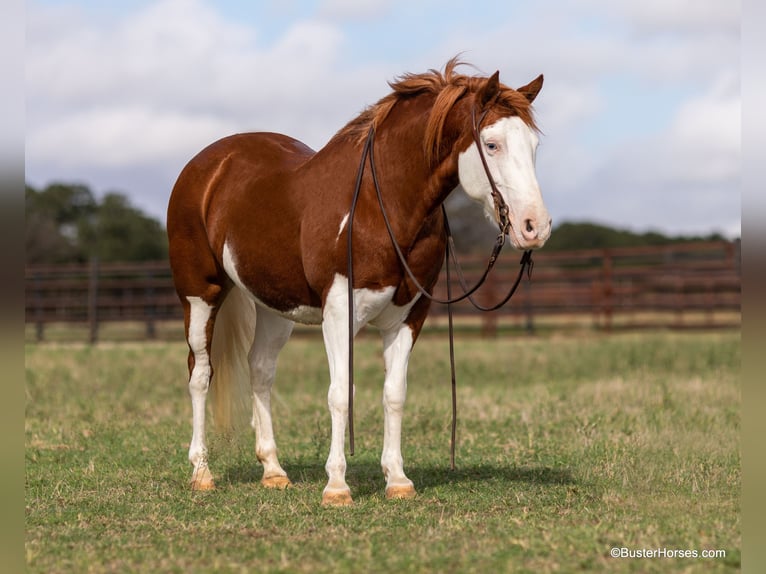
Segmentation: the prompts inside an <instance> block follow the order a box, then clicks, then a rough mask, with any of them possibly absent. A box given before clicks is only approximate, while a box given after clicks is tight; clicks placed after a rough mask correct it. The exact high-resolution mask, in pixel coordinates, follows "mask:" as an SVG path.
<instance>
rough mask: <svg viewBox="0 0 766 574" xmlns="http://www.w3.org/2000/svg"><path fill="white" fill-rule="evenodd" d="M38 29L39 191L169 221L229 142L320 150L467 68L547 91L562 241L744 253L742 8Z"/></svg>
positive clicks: (394, 7)
mask: <svg viewBox="0 0 766 574" xmlns="http://www.w3.org/2000/svg"><path fill="white" fill-rule="evenodd" d="M26 20H27V28H26V82H25V88H26V89H25V93H26V102H25V104H26V138H25V140H26V141H25V171H26V174H25V176H26V180H27V182H28V183H29V184H30V185H33V186H35V187H44V186H45V185H48V184H49V183H51V182H57V181H62V182H70V183H84V184H86V185H88V186H89V187H90V188H91V189H92V190H93V191H94V192H95V193H96V194H97V195H101V194H103V193H106V192H109V191H118V192H120V193H124V194H125V195H127V196H128V197H129V198H130V199H131V201H132V202H133V204H134V205H136V206H137V207H139V208H141V209H142V210H144V211H145V212H146V213H148V214H150V215H152V216H154V217H157V218H158V219H160V220H161V221H163V222H164V220H165V210H166V206H167V201H168V198H169V195H170V191H171V189H172V187H173V184H174V182H175V179H176V177H177V176H178V173H179V172H180V171H181V169H182V168H183V166H184V165H185V164H186V162H187V161H189V160H190V159H191V158H192V157H193V156H194V155H195V154H196V153H197V152H198V151H199V150H201V149H202V148H203V147H205V146H206V145H208V144H209V143H212V142H213V141H215V140H216V139H219V138H221V137H224V136H226V135H229V134H232V133H237V132H246V131H276V132H282V133H285V134H288V135H290V136H293V137H295V138H298V139H300V140H302V141H304V142H305V143H307V144H308V145H309V146H311V147H313V148H315V149H318V148H321V147H322V146H323V145H324V144H325V143H326V142H327V141H328V140H329V138H330V137H331V136H332V135H333V134H334V133H335V132H336V131H337V130H338V129H340V128H341V127H342V126H343V125H344V124H345V123H346V122H348V121H349V120H351V119H352V118H353V117H355V116H356V115H357V114H358V113H359V112H360V111H361V110H362V109H363V108H364V107H365V106H367V105H370V104H372V103H374V102H375V101H377V100H378V99H379V98H381V97H382V96H384V95H386V94H387V93H388V92H389V91H390V89H389V87H388V84H387V81H389V80H393V79H394V78H395V77H396V76H398V75H401V74H403V73H405V72H423V71H426V70H428V69H430V68H442V67H443V66H444V64H445V63H446V61H447V60H448V59H449V58H451V57H453V56H455V55H457V54H461V56H462V59H463V60H465V61H467V62H470V63H471V64H473V65H474V66H475V69H474V68H465V70H464V71H465V72H466V73H477V74H481V75H489V74H491V73H493V72H494V71H495V70H499V71H500V79H501V81H502V82H503V83H505V84H507V85H510V86H512V87H518V86H521V85H524V84H526V83H528V82H529V81H530V80H532V79H533V78H534V77H535V76H537V75H538V74H540V73H544V74H545V85H544V87H543V90H542V92H541V93H540V95H539V96H538V98H537V100H536V101H535V109H536V115H537V119H538V123H539V125H540V127H541V129H542V132H543V135H542V137H541V145H540V148H539V150H538V154H537V175H538V180H539V182H540V185H541V188H542V191H543V196H544V198H545V201H546V204H547V207H548V210H549V211H550V213H551V215H552V217H553V220H554V225H556V224H557V223H561V222H564V221H592V222H597V223H602V224H607V225H612V226H616V227H621V228H627V229H631V230H633V231H638V232H644V231H650V230H652V231H660V232H663V233H670V234H708V233H712V232H718V233H723V234H724V235H726V236H729V237H737V236H739V235H740V230H741V201H740V163H741V98H740V82H741V79H740V25H741V21H740V20H741V18H740V5H739V2H738V1H737V0H642V1H641V2H638V1H627V0H626V1H614V0H537V1H535V2H512V1H509V0H499V1H497V0H483V1H482V2H474V1H462V2H461V1H457V0H420V1H415V0H356V1H354V0H313V1H311V0H275V1H271V0H263V1H259V2H241V1H234V0H223V1H220V0H219V1H216V2H213V1H210V0H155V1H149V0H132V1H123V0H113V1H110V2H103V1H101V0H31V1H29V2H27V4H26ZM477 209H479V208H478V207H477Z"/></svg>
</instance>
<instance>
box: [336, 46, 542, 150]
mask: <svg viewBox="0 0 766 574" xmlns="http://www.w3.org/2000/svg"><path fill="white" fill-rule="evenodd" d="M462 65H467V64H465V62H462V61H460V59H459V58H458V57H455V58H452V59H451V60H450V61H449V62H447V64H446V65H445V66H444V71H443V72H440V71H439V70H434V69H431V70H428V71H427V72H424V73H421V74H411V73H406V74H403V75H402V76H399V77H398V78H397V79H396V80H394V81H393V82H389V86H391V89H393V92H392V93H390V94H388V95H387V96H384V97H383V98H381V99H380V100H379V101H378V102H377V103H376V104H373V105H372V106H370V107H368V108H367V109H365V110H364V111H363V112H362V113H361V114H359V116H358V117H356V118H355V119H353V120H351V121H350V122H349V123H348V124H347V125H346V126H345V127H343V128H342V129H341V130H340V131H338V133H337V134H335V136H334V138H333V139H346V138H351V139H354V140H356V141H357V143H358V144H360V145H361V144H363V143H364V140H365V138H366V137H367V134H368V132H369V130H370V127H374V128H375V130H377V129H378V128H379V127H380V126H381V124H382V123H383V122H384V121H385V119H386V118H387V117H388V115H389V114H390V113H391V110H392V109H393V108H394V106H395V105H396V104H397V103H399V102H401V101H404V100H406V99H409V98H412V97H415V96H420V95H423V94H431V95H433V96H434V97H435V101H434V104H433V106H432V107H431V112H430V113H429V116H428V123H427V125H426V132H425V139H424V141H423V149H424V151H425V154H426V158H427V160H428V163H429V165H435V164H436V163H437V162H438V159H439V158H440V157H441V151H442V150H441V143H442V141H443V139H444V138H443V135H444V124H445V122H446V121H447V116H448V114H449V113H450V111H452V109H453V108H454V107H455V104H456V103H457V102H458V101H459V100H460V99H461V98H463V97H464V96H465V95H466V94H471V93H475V94H476V96H477V103H478V104H479V106H480V109H479V110H477V111H479V112H481V111H483V110H484V109H485V108H486V107H487V106H493V107H494V106H497V107H498V108H500V109H499V110H498V116H509V115H513V116H518V117H520V118H521V119H522V121H524V123H525V124H527V125H528V126H529V127H531V128H532V129H534V130H538V128H537V124H536V123H535V119H534V115H533V110H532V101H533V100H534V99H535V96H537V92H539V91H540V88H541V87H542V83H543V76H542V75H540V76H538V77H537V78H536V79H535V80H534V81H533V82H531V83H530V84H527V85H526V86H523V87H522V88H519V89H518V90H514V89H513V88H510V87H508V86H506V85H504V84H502V83H500V82H499V80H498V76H499V74H498V73H497V72H496V73H495V74H493V75H492V76H491V77H489V78H485V77H480V76H467V75H464V74H459V73H457V72H456V68H457V67H458V66H462Z"/></svg>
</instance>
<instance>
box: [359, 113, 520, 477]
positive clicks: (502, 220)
mask: <svg viewBox="0 0 766 574" xmlns="http://www.w3.org/2000/svg"><path fill="white" fill-rule="evenodd" d="M488 111H489V109H487V110H485V111H484V112H483V113H482V114H481V115H480V116H479V118H478V119H477V118H476V112H475V108H473V107H472V108H471V132H472V135H473V140H474V143H475V144H476V147H477V149H478V152H479V157H480V158H481V163H482V166H483V167H484V172H485V173H486V175H487V179H488V180H489V185H490V188H491V194H492V200H493V202H494V207H495V215H496V216H497V221H498V226H499V230H500V232H499V234H498V236H497V239H496V240H495V245H494V246H493V248H492V252H491V254H490V257H489V260H488V262H487V265H486V268H485V270H484V272H483V273H482V275H481V277H480V278H479V280H478V281H477V282H476V284H475V285H473V286H472V287H468V285H467V284H466V282H465V277H464V275H463V271H462V268H461V266H460V263H459V262H458V260H457V257H456V254H455V243H454V240H453V238H452V231H451V230H450V227H449V222H448V219H447V212H446V210H445V208H444V204H443V203H442V206H441V207H442V214H443V219H444V232H445V236H446V238H447V242H446V247H445V265H446V280H447V298H446V299H439V298H437V297H434V296H433V295H431V294H430V293H429V292H428V291H427V290H426V289H425V287H423V285H422V284H421V283H420V282H419V281H418V280H417V278H416V277H415V274H414V273H413V272H412V269H411V268H410V266H409V264H408V263H407V258H406V256H405V255H404V253H403V252H402V249H401V248H400V247H399V244H398V243H397V241H396V237H395V236H394V232H393V228H392V226H391V221H390V220H389V218H388V214H387V212H386V209H385V207H384V205H383V196H382V194H381V191H380V184H379V182H378V176H377V173H376V170H375V151H374V149H375V146H374V139H375V128H374V127H373V126H371V127H370V131H369V133H368V134H367V139H366V140H365V144H364V148H363V150H362V159H361V161H360V163H359V170H358V172H357V176H356V184H355V187H354V195H353V198H352V200H351V209H350V210H349V216H348V223H347V225H348V263H347V276H348V428H349V453H350V454H351V455H352V456H353V454H354V287H353V284H354V266H353V257H352V255H353V224H354V213H355V211H356V205H357V202H358V200H359V194H360V191H361V188H362V178H363V176H364V170H365V166H366V164H367V159H368V157H369V163H370V173H371V176H372V182H373V187H374V188H375V194H376V196H377V199H378V206H379V207H380V211H381V214H382V216H383V221H384V223H385V225H386V230H387V231H388V235H389V238H390V239H391V243H392V245H393V247H394V250H395V251H396V255H397V257H398V259H399V263H400V264H401V266H402V268H403V269H404V272H405V273H406V274H407V276H408V277H409V278H410V280H411V281H412V283H413V285H414V286H415V288H416V289H417V290H418V292H419V293H420V294H421V295H422V296H424V297H426V298H428V299H430V300H431V301H433V302H435V303H440V304H443V305H447V311H448V317H449V344H450V370H451V382H452V429H451V441H450V467H451V468H452V469H453V470H454V468H455V434H456V427H457V391H456V389H457V385H456V378H455V352H454V336H453V335H454V332H453V317H452V304H454V303H457V302H459V301H462V300H463V299H468V300H469V301H470V302H471V304H472V305H473V306H474V307H476V308H477V309H479V310H480V311H494V310H497V309H499V308H500V307H502V306H503V305H505V304H506V303H507V302H508V301H509V300H510V299H511V297H513V294H514V293H515V292H516V290H517V288H518V286H519V283H520V282H521V278H522V277H523V275H524V270H525V269H526V271H527V277H531V274H532V268H533V266H534V263H533V261H532V251H531V250H527V251H525V252H524V254H523V255H522V257H521V261H520V262H519V264H520V265H521V267H520V269H519V273H518V276H517V277H516V280H515V281H514V283H513V285H512V286H511V288H510V290H509V291H508V294H507V295H506V296H505V297H504V298H503V299H502V300H501V301H500V302H499V303H497V304H495V305H491V306H489V307H485V306H483V305H480V304H479V303H477V302H476V301H475V300H474V298H473V297H472V295H473V294H474V293H475V292H476V291H477V290H478V289H479V287H481V286H482V285H483V284H484V282H485V281H486V279H487V276H488V275H489V272H490V271H491V269H492V268H493V267H494V266H495V262H496V261H497V257H498V256H499V255H500V251H501V250H502V248H503V246H504V245H505V238H506V236H507V235H508V234H509V233H510V231H511V229H512V226H511V219H510V209H509V207H508V204H507V203H506V202H505V200H504V199H503V196H502V194H501V193H500V191H499V190H498V189H497V185H496V183H495V180H494V178H493V177H492V173H491V171H490V169H489V164H488V163H487V158H486V157H485V155H484V149H483V145H482V141H481V135H480V133H479V127H480V126H481V122H482V121H483V120H484V118H485V117H486V115H487V112H488ZM450 261H453V262H454V265H455V268H456V270H457V275H458V281H459V282H460V286H461V288H462V289H463V293H462V294H461V295H459V296H457V297H455V298H452V289H451V284H450V283H451V281H450V279H451V278H450Z"/></svg>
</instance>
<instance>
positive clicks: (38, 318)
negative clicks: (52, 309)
mask: <svg viewBox="0 0 766 574" xmlns="http://www.w3.org/2000/svg"><path fill="white" fill-rule="evenodd" d="M32 284H33V285H34V298H33V301H34V302H35V338H36V339H37V342H38V343H40V342H42V340H43V339H44V338H45V323H44V322H43V303H42V295H41V294H40V292H41V289H40V276H39V275H37V274H35V275H34V279H33V281H32Z"/></svg>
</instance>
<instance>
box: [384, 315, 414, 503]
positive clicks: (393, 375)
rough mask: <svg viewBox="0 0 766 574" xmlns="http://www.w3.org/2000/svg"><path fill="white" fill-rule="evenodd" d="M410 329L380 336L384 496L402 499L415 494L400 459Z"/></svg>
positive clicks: (393, 331) (410, 341) (411, 340)
mask: <svg viewBox="0 0 766 574" xmlns="http://www.w3.org/2000/svg"><path fill="white" fill-rule="evenodd" d="M412 344H413V337H412V329H410V327H409V326H408V325H405V324H401V325H400V326H399V327H397V328H394V329H390V330H387V331H385V332H384V333H383V360H384V362H385V365H386V379H385V383H384V384H383V416H384V421H383V454H382V456H381V459H380V465H381V467H382V469H383V475H384V476H385V477H386V495H387V496H389V497H395V498H402V497H410V496H414V494H415V487H414V485H413V484H412V481H411V480H410V479H409V478H407V476H405V474H404V460H403V459H402V415H403V414H404V402H405V399H406V397H407V365H408V364H409V358H410V351H411V350H412Z"/></svg>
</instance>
